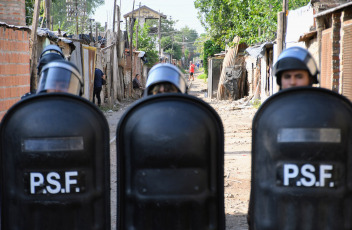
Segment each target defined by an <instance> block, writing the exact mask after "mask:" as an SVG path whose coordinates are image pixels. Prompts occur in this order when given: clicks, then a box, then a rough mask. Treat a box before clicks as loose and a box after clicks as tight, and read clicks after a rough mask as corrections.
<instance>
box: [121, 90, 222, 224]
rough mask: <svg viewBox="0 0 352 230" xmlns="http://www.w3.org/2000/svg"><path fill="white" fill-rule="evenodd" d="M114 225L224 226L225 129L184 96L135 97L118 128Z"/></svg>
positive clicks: (204, 106) (205, 107)
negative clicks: (136, 101) (116, 207)
mask: <svg viewBox="0 0 352 230" xmlns="http://www.w3.org/2000/svg"><path fill="white" fill-rule="evenodd" d="M116 140H117V157H118V165H119V167H120V169H119V171H118V174H119V182H120V183H119V189H118V191H119V209H118V216H120V221H118V226H117V229H121V230H127V229H134V230H165V229H168V230H185V229H192V230H204V229H213V230H224V229H225V223H224V222H225V220H224V219H225V218H224V169H223V167H224V166H223V165H224V132H223V127H222V123H221V120H220V118H219V116H218V115H217V113H216V112H215V111H214V110H213V109H212V108H211V107H210V106H209V105H207V104H206V103H205V102H203V101H201V100H199V99H197V98H195V97H192V96H188V95H184V94H160V95H155V96H150V97H147V98H145V99H142V100H140V101H139V102H138V103H136V104H135V105H134V106H132V107H131V108H130V109H129V110H128V111H127V112H126V113H125V114H124V115H123V117H122V119H121V120H120V123H119V125H118V128H117V138H116Z"/></svg>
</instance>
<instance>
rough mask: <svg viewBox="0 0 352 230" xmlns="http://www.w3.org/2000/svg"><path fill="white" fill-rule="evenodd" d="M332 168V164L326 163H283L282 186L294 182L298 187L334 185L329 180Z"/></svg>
mask: <svg viewBox="0 0 352 230" xmlns="http://www.w3.org/2000/svg"><path fill="white" fill-rule="evenodd" d="M333 170H334V166H333V165H328V164H321V165H317V166H314V165H312V164H304V165H302V166H299V165H296V164H284V165H283V186H291V185H292V182H295V184H294V186H298V187H299V186H302V187H334V186H335V183H334V182H332V181H331V179H332V176H333Z"/></svg>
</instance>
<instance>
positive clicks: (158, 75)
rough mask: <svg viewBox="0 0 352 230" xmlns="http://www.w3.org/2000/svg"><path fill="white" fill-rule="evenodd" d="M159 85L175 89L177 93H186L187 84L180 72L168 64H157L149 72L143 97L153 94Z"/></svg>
mask: <svg viewBox="0 0 352 230" xmlns="http://www.w3.org/2000/svg"><path fill="white" fill-rule="evenodd" d="M160 85H163V86H165V87H166V88H170V89H175V90H176V91H177V92H179V93H187V84H186V80H185V78H184V76H183V74H182V72H181V71H180V70H179V69H178V68H177V67H176V66H174V65H171V64H169V63H161V64H157V65H155V66H154V67H153V68H152V69H151V70H150V71H149V73H148V79H147V84H146V90H145V94H144V95H145V96H147V95H151V94H153V90H154V89H155V88H157V87H159V86H160ZM166 91H168V90H166ZM170 91H171V92H172V90H170Z"/></svg>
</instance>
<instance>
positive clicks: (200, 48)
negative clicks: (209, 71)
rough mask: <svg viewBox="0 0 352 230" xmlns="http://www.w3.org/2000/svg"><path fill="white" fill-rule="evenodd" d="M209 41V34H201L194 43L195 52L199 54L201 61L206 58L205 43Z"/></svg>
mask: <svg viewBox="0 0 352 230" xmlns="http://www.w3.org/2000/svg"><path fill="white" fill-rule="evenodd" d="M209 39H210V37H209V36H208V35H207V34H201V35H200V36H199V37H198V38H197V39H196V40H195V42H194V46H195V48H196V51H195V52H196V53H198V54H199V57H200V59H201V60H203V58H204V43H205V42H206V41H207V40H209Z"/></svg>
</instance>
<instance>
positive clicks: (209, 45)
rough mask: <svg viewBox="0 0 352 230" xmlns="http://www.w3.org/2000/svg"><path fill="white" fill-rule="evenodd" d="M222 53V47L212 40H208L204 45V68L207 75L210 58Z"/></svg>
mask: <svg viewBox="0 0 352 230" xmlns="http://www.w3.org/2000/svg"><path fill="white" fill-rule="evenodd" d="M220 51H221V47H220V46H219V45H217V44H215V43H214V42H213V41H212V40H208V41H206V42H205V43H204V57H203V66H204V72H205V74H206V75H208V57H211V56H213V55H214V54H216V53H219V52H220Z"/></svg>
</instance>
